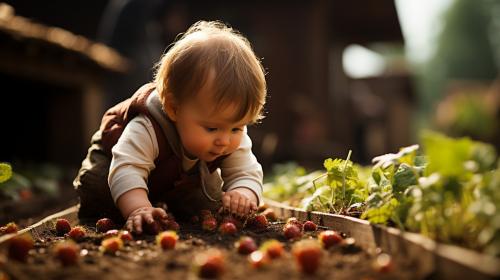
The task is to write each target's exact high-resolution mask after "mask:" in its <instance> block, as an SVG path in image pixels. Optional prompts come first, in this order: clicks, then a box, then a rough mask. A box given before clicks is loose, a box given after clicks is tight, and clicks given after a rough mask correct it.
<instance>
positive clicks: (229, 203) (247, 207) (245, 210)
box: [222, 188, 257, 216]
mask: <svg viewBox="0 0 500 280" xmlns="http://www.w3.org/2000/svg"><path fill="white" fill-rule="evenodd" d="M222 207H223V208H224V209H227V210H229V211H230V212H231V213H233V214H235V215H239V216H246V215H249V214H251V213H252V212H254V211H256V210H257V197H256V196H255V194H254V193H253V191H251V190H250V189H247V188H236V189H232V190H230V191H227V192H225V193H224V194H223V195H222Z"/></svg>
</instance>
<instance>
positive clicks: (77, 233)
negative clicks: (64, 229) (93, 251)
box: [68, 226, 87, 242]
mask: <svg viewBox="0 0 500 280" xmlns="http://www.w3.org/2000/svg"><path fill="white" fill-rule="evenodd" d="M86 235H87V233H86V231H85V229H84V228H83V227H82V226H76V227H73V228H72V229H71V230H70V231H69V232H68V236H69V237H70V238H71V239H73V240H75V241H76V242H79V241H82V240H83V239H84V238H85V236H86Z"/></svg>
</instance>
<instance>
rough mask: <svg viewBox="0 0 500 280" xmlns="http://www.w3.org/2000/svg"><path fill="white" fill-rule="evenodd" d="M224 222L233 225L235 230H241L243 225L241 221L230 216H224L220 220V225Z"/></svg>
mask: <svg viewBox="0 0 500 280" xmlns="http://www.w3.org/2000/svg"><path fill="white" fill-rule="evenodd" d="M225 222H230V223H232V224H234V225H235V226H236V229H241V228H242V227H243V224H242V223H241V221H240V220H239V219H237V218H235V217H233V216H231V215H228V216H224V217H223V218H222V223H225Z"/></svg>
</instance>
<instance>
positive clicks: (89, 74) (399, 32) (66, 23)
mask: <svg viewBox="0 0 500 280" xmlns="http://www.w3.org/2000/svg"><path fill="white" fill-rule="evenodd" d="M0 3H2V2H0ZM202 19H203V20H221V21H223V22H226V23H228V24H230V25H231V26H232V27H234V28H235V29H238V30H240V31H241V32H242V33H243V34H244V35H245V36H247V37H248V38H249V40H250V42H251V43H252V44H253V47H254V50H255V52H256V53H257V55H258V56H259V57H260V58H262V62H263V65H264V67H265V68H266V71H267V82H268V93H269V98H268V100H267V105H266V112H267V113H266V118H265V119H264V121H263V123H262V124H259V125H257V126H254V127H251V128H249V133H250V135H251V137H252V139H253V141H254V148H253V150H254V153H255V154H256V156H257V157H258V158H259V160H260V162H261V163H262V164H263V166H264V169H265V171H267V170H269V169H270V167H271V166H272V165H273V164H275V163H279V162H287V161H296V162H298V163H299V164H301V165H302V166H305V167H308V168H311V169H316V168H321V166H322V163H323V160H324V159H325V158H328V157H333V158H335V157H340V158H345V157H346V156H347V153H348V151H349V150H352V151H353V154H352V157H351V159H352V160H354V161H355V162H358V163H361V164H369V163H370V161H371V159H372V158H373V157H374V156H377V155H381V154H385V153H389V152H396V151H397V150H398V149H399V148H400V147H403V146H407V145H410V144H414V143H418V141H419V138H418V135H419V132H420V131H422V130H423V129H427V128H431V129H434V130H439V131H442V132H445V133H446V134H447V135H450V136H469V137H471V138H473V139H476V140H481V141H485V142H489V143H492V144H494V145H495V146H496V148H497V151H498V150H499V148H500V122H499V119H500V110H499V108H500V106H499V104H500V78H499V67H500V1H498V0H478V1H471V0H396V1H394V0H351V1H328V0H311V1H306V0H302V1H299V0H297V1H284V0H283V1H281V0H275V1H269V0H268V1H262V0H254V1H192V0H191V1H189V0H185V1H173V0H172V1H168V0H166V1H162V0H136V1H133V0H128V1H126V0H108V1H104V0H88V1H76V2H75V1H62V0H53V1H29V0H11V1H5V2H3V3H2V4H0V82H1V83H0V84H1V85H2V98H1V104H2V106H1V110H0V118H1V119H2V121H1V123H2V129H1V131H2V137H0V139H1V140H0V141H1V142H0V162H9V163H11V164H12V165H13V169H14V171H16V170H17V173H19V175H22V174H35V175H30V176H31V177H30V176H28V175H25V176H24V177H27V179H28V180H30V181H31V182H34V181H35V180H36V179H32V178H40V177H42V178H45V177H47V176H48V175H47V174H51V175H50V176H49V177H50V178H49V179H50V180H52V181H50V180H49V182H52V184H56V185H64V186H65V188H71V180H72V179H73V177H74V176H75V175H76V170H77V168H78V167H79V165H80V163H81V161H82V160H83V158H84V157H85V155H86V150H87V148H88V144H89V140H90V136H91V135H92V134H93V132H94V131H95V130H96V129H98V126H99V122H100V118H101V116H102V114H103V112H104V111H105V110H106V108H108V107H110V106H111V105H113V104H115V103H117V102H118V101H120V100H123V99H125V98H127V97H128V96H130V95H131V94H132V93H133V92H134V91H135V89H137V88H138V87H139V86H141V85H142V84H144V83H146V82H148V81H150V80H151V79H152V73H153V71H152V67H153V65H154V64H155V62H157V61H158V60H159V58H160V56H161V54H162V53H163V52H164V51H165V50H167V48H168V45H169V44H170V43H172V42H173V40H174V39H175V37H176V35H177V34H178V33H180V32H183V31H185V30H186V29H187V28H188V27H189V26H190V25H191V24H193V23H194V22H196V21H198V20H202ZM47 164H48V165H49V166H50V168H52V169H50V170H53V171H51V172H47V171H43V170H47V169H43V168H40V166H46V165H47ZM24 170H27V171H24ZM54 170H56V171H54ZM37 176H38V177H37ZM24 184H25V185H26V184H27V183H24ZM20 185H22V184H20ZM30 186H31V187H30V188H31V190H32V191H33V190H34V192H44V191H43V190H44V187H43V184H42V187H40V186H38V185H37V184H34V183H32V184H31V185H30ZM11 188H12V189H15V191H11V192H10V193H9V192H7V194H6V192H5V191H3V193H2V196H3V197H4V198H6V197H7V198H9V199H13V198H14V200H16V199H17V200H19V199H22V195H20V190H26V189H29V188H28V187H26V186H24V187H19V186H18V187H11ZM45 188H47V187H45ZM52 188H54V186H52ZM49 189H50V187H49ZM4 190H5V188H4ZM0 197H1V196H0ZM29 197H31V196H29ZM72 199H73V198H72ZM0 204H1V203H0ZM10 207H13V206H10ZM5 209H6V208H4V211H8V209H7V210H5ZM0 220H1V218H0Z"/></svg>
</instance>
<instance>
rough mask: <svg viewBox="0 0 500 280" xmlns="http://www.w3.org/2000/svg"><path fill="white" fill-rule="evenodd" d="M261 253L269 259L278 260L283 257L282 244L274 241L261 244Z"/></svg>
mask: <svg viewBox="0 0 500 280" xmlns="http://www.w3.org/2000/svg"><path fill="white" fill-rule="evenodd" d="M261 251H263V252H265V253H266V254H267V255H268V256H269V257H270V258H271V259H276V258H279V257H281V256H282V255H283V251H284V249H283V243H281V242H279V241H278V240H275V239H271V240H268V241H266V242H264V244H262V246H261Z"/></svg>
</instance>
